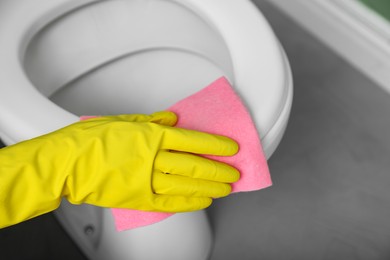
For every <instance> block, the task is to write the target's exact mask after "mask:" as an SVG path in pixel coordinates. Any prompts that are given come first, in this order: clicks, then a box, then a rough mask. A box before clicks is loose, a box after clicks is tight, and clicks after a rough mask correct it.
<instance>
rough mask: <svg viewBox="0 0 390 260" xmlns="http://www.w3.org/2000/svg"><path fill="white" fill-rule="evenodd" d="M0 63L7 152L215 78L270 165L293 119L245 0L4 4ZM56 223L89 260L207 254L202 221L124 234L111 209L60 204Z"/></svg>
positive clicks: (207, 231) (275, 59) (278, 60)
mask: <svg viewBox="0 0 390 260" xmlns="http://www.w3.org/2000/svg"><path fill="white" fill-rule="evenodd" d="M0 57H1V58H0V97H1V98H2V101H1V102H0V138H1V140H2V141H3V142H4V143H6V144H7V145H11V144H14V143H16V142H19V141H22V140H25V139H30V138H33V137H35V136H39V135H42V134H45V133H48V132H51V131H53V130H56V129H58V128H61V127H64V126H66V125H68V124H71V123H74V122H76V121H78V120H79V116H81V115H106V114H123V113H129V114H132V113H152V112H155V111H159V110H163V109H165V108H168V107H169V106H170V105H172V104H174V103H176V102H177V101H179V100H180V99H182V98H185V97H187V96H189V95H190V94H192V93H194V92H196V91H198V90H200V89H201V88H203V87H205V86H207V85H208V84H210V83H211V82H213V81H214V80H215V79H217V78H219V77H221V76H225V77H226V78H227V79H228V80H229V81H230V82H231V83H232V85H233V87H234V88H235V90H236V91H237V92H238V94H239V95H240V96H241V97H242V99H243V101H244V102H245V104H246V105H247V107H248V109H249V110H250V112H251V114H252V117H253V120H254V122H255V124H256V126H257V128H258V130H259V134H260V137H261V141H262V145H263V149H264V152H265V154H266V156H267V158H269V157H270V156H271V155H272V154H273V152H274V151H275V149H276V148H277V146H278V144H279V143H280V140H281V139H282V136H283V134H284V131H285V128H286V125H287V122H288V118H289V113H290V109H291V103H292V89H293V86H292V77H291V72H290V67H289V64H288V61H287V59H286V56H285V54H284V51H283V49H282V48H281V46H280V44H279V42H278V40H277V39H276V37H275V35H274V33H273V31H272V29H271V28H270V26H269V25H268V23H267V21H266V20H265V18H264V17H263V15H262V14H261V12H259V10H258V9H257V7H256V6H255V5H253V3H252V2H251V1H249V0H229V1H224V0H99V1H97V0H56V1H52V0H35V1H27V0H25V1H14V0H4V1H2V3H1V4H0ZM233 196H234V195H233ZM55 214H56V217H57V218H58V220H59V222H60V223H61V225H62V226H63V227H64V229H65V230H66V232H67V233H68V234H69V235H70V237H71V238H72V239H73V240H74V241H75V243H76V244H77V245H78V246H79V247H80V249H81V250H82V251H83V252H84V254H85V255H86V256H87V257H88V258H89V259H113V260H116V259H170V260H174V259H187V260H191V259H196V260H199V259H208V257H209V256H210V253H211V250H212V244H213V239H212V232H211V227H210V224H209V222H208V220H207V215H206V211H198V212H192V213H182V214H176V215H174V216H173V217H170V218H168V219H167V220H164V221H162V222H160V223H157V224H153V225H150V226H147V227H143V228H137V229H134V230H129V231H124V232H117V231H115V228H114V222H113V217H112V215H111V212H110V210H109V209H103V208H98V207H94V206H91V205H78V206H76V205H71V204H69V203H67V202H66V201H63V203H62V204H61V207H60V208H59V209H58V210H56V212H55Z"/></svg>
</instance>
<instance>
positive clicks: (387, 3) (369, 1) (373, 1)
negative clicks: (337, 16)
mask: <svg viewBox="0 0 390 260" xmlns="http://www.w3.org/2000/svg"><path fill="white" fill-rule="evenodd" d="M359 1H360V2H362V3H364V4H365V5H366V6H368V7H370V8H371V9H373V10H374V11H376V12H377V13H379V14H380V15H382V16H383V17H385V18H386V19H387V20H389V21H390V0H359Z"/></svg>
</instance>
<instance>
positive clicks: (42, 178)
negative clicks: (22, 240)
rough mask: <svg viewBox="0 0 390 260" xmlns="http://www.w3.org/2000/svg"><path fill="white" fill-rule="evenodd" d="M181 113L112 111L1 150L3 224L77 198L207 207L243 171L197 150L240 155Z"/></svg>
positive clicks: (169, 208) (119, 204) (148, 206)
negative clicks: (182, 123)
mask: <svg viewBox="0 0 390 260" xmlns="http://www.w3.org/2000/svg"><path fill="white" fill-rule="evenodd" d="M175 123H176V115H175V114H174V113H171V112H158V113H155V114H153V115H150V116H148V115H120V116H105V117H99V118H94V119H89V120H85V121H80V122H77V123H75V124H72V125H70V126H67V127H65V128H62V129H60V130H58V131H55V132H52V133H50V134H47V135H44V136H41V137H37V138H34V139H31V140H28V141H24V142H21V143H18V144H16V145H13V146H9V147H6V148H3V149H1V150H0V227H5V226H9V225H12V224H15V223H18V222H21V221H23V220H27V219H29V218H32V217H34V216H38V215H41V214H43V213H46V212H49V211H52V210H54V209H56V208H57V207H58V206H59V204H60V201H61V198H62V197H66V198H67V199H68V200H69V201H70V202H71V203H74V204H80V203H88V204H92V205H97V206H102V207H114V208H128V209H139V210H146V211H162V212H184V211H194V210H199V209H203V208H206V207H208V206H209V205H210V204H211V202H212V199H211V198H218V197H223V196H226V195H228V194H229V193H230V191H231V187H230V184H228V183H232V182H235V181H237V180H238V179H239V173H238V171H237V170H236V169H234V168H233V167H231V166H228V165H226V164H223V163H219V162H216V161H213V160H209V159H206V158H203V157H200V156H197V155H195V154H213V155H220V156H231V155H234V154H235V153H236V152H237V150H238V145H237V144H236V143H235V142H234V141H232V140H231V139H228V138H227V137H222V136H216V135H211V134H207V133H202V132H197V131H191V130H185V129H180V128H175V127H173V125H174V124H175Z"/></svg>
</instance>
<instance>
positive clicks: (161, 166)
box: [154, 151, 240, 183]
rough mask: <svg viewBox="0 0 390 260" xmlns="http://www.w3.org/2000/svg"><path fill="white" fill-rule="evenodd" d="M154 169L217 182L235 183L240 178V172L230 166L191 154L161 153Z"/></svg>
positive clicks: (157, 157)
mask: <svg viewBox="0 0 390 260" xmlns="http://www.w3.org/2000/svg"><path fill="white" fill-rule="evenodd" d="M154 167H155V169H158V170H160V171H161V172H164V173H170V174H175V175H182V176H187V177H191V178H196V179H204V180H210V181H215V182H224V183H233V182H236V181H238V179H239V178H240V173H239V172H238V170H236V169H235V168H233V167H232V166H230V165H227V164H225V163H221V162H217V161H214V160H211V159H206V158H203V157H200V156H197V155H193V154H189V153H181V152H169V151H160V152H159V153H158V154H157V156H156V159H155V162H154Z"/></svg>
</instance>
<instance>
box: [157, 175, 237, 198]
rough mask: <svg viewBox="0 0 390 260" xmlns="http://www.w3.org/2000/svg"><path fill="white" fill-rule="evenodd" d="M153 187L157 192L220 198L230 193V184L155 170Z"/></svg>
mask: <svg viewBox="0 0 390 260" xmlns="http://www.w3.org/2000/svg"><path fill="white" fill-rule="evenodd" d="M152 187H153V190H154V192H155V193H156V194H164V195H178V196H186V197H210V198H220V197H225V196H227V195H229V194H230V192H231V190H232V188H231V186H230V184H226V183H221V182H215V181H207V180H202V179H194V178H189V177H185V176H180V175H173V174H165V173H161V172H155V173H154V174H153V181H152Z"/></svg>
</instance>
